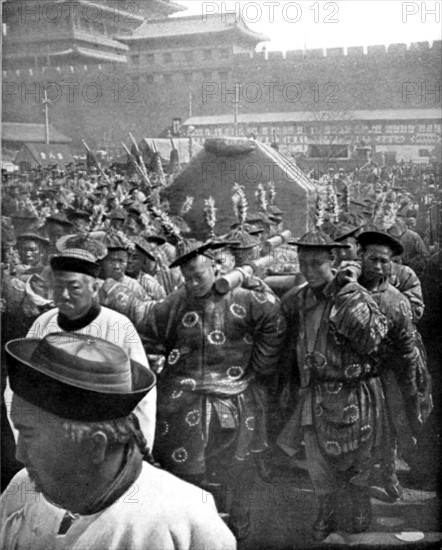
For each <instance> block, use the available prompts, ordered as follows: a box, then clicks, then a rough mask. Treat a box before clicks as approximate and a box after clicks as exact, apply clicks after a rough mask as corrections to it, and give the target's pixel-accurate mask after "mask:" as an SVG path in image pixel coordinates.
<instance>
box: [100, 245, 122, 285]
mask: <svg viewBox="0 0 442 550" xmlns="http://www.w3.org/2000/svg"><path fill="white" fill-rule="evenodd" d="M127 257H128V254H127V252H126V251H125V250H111V251H110V252H109V254H108V255H107V256H106V258H105V259H104V260H103V273H104V278H105V279H115V280H116V281H120V280H121V279H122V278H123V277H124V274H125V272H126V269H127Z"/></svg>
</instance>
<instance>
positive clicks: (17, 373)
mask: <svg viewBox="0 0 442 550" xmlns="http://www.w3.org/2000/svg"><path fill="white" fill-rule="evenodd" d="M5 350H6V354H7V362H8V375H9V379H10V384H11V389H12V391H13V392H14V393H15V394H17V395H18V396H20V397H21V398H23V399H25V400H26V401H28V402H29V403H32V404H34V405H36V406H37V407H40V408H41V409H44V410H45V411H48V412H50V413H52V414H54V415H56V416H59V417H60V418H66V419H69V420H74V421H79V422H102V421H105V420H113V419H116V418H123V417H125V416H128V415H129V414H130V413H131V412H132V411H133V410H134V408H135V407H136V406H137V404H138V403H139V402H140V401H141V399H143V397H144V396H145V395H146V394H147V392H148V391H149V390H150V389H151V388H152V387H153V386H154V385H155V381H156V378H155V375H154V374H153V372H152V371H150V370H149V369H148V368H146V367H144V366H143V365H141V364H139V363H137V362H135V361H133V360H131V359H130V358H129V356H128V355H127V353H126V352H125V351H124V350H123V349H122V348H121V347H119V346H117V345H116V344H113V343H112V342H108V341H107V340H102V339H101V338H93V337H91V336H86V335H83V334H77V333H72V332H70V333H67V332H57V333H52V334H48V335H47V336H46V337H45V338H43V339H34V338H19V339H17V340H11V341H10V342H8V343H7V344H6V346H5Z"/></svg>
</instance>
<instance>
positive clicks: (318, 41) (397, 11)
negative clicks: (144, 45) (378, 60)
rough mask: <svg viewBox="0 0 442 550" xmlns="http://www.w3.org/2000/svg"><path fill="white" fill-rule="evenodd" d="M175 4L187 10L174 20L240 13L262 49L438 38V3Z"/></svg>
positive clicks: (191, 0)
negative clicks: (262, 40) (260, 37)
mask: <svg viewBox="0 0 442 550" xmlns="http://www.w3.org/2000/svg"><path fill="white" fill-rule="evenodd" d="M175 1H177V0H175ZM178 3H180V4H183V5H184V6H186V8H187V11H186V12H182V13H180V14H178V15H180V16H184V15H197V14H200V15H201V16H202V17H203V13H213V12H218V13H221V10H222V5H224V7H225V9H227V10H230V11H235V10H236V11H237V12H238V11H240V12H241V14H242V16H243V18H244V19H245V20H246V22H247V24H248V25H249V26H250V27H251V28H252V29H253V30H255V31H257V32H260V33H263V34H265V35H266V36H267V37H268V38H270V42H269V43H268V44H267V49H268V50H283V51H284V50H294V49H299V48H304V46H306V47H307V48H333V47H339V46H342V47H348V46H367V45H369V44H387V45H388V44H392V43H396V42H403V43H406V44H409V43H410V42H419V41H429V42H432V41H433V40H440V39H441V5H442V0H436V1H430V0H428V1H425V2H423V1H422V0H419V1H408V2H405V1H402V0H335V1H326V0H321V1H314V0H311V1H310V0H298V1H297V2H292V1H289V0H279V1H278V0H275V1H274V0H270V1H266V0H258V1H249V0H241V1H233V0H232V1H222V0H212V1H206V0H178ZM266 4H267V5H266ZM269 4H273V6H270V5H269ZM272 12H273V20H272ZM326 20H328V21H326ZM201 24H203V19H202V21H201Z"/></svg>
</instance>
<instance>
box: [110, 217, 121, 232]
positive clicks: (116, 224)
mask: <svg viewBox="0 0 442 550" xmlns="http://www.w3.org/2000/svg"><path fill="white" fill-rule="evenodd" d="M110 226H111V227H112V228H113V229H115V230H116V231H121V230H122V229H123V227H124V220H120V219H113V220H111V221H110Z"/></svg>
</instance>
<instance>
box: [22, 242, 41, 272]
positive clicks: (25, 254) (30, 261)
mask: <svg viewBox="0 0 442 550" xmlns="http://www.w3.org/2000/svg"><path fill="white" fill-rule="evenodd" d="M20 256H21V260H22V262H23V263H24V264H26V265H30V266H32V267H34V266H36V265H38V264H39V263H40V262H41V260H42V256H43V254H42V252H41V250H40V246H39V244H38V242H36V241H25V242H24V243H23V244H22V245H21V246H20Z"/></svg>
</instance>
